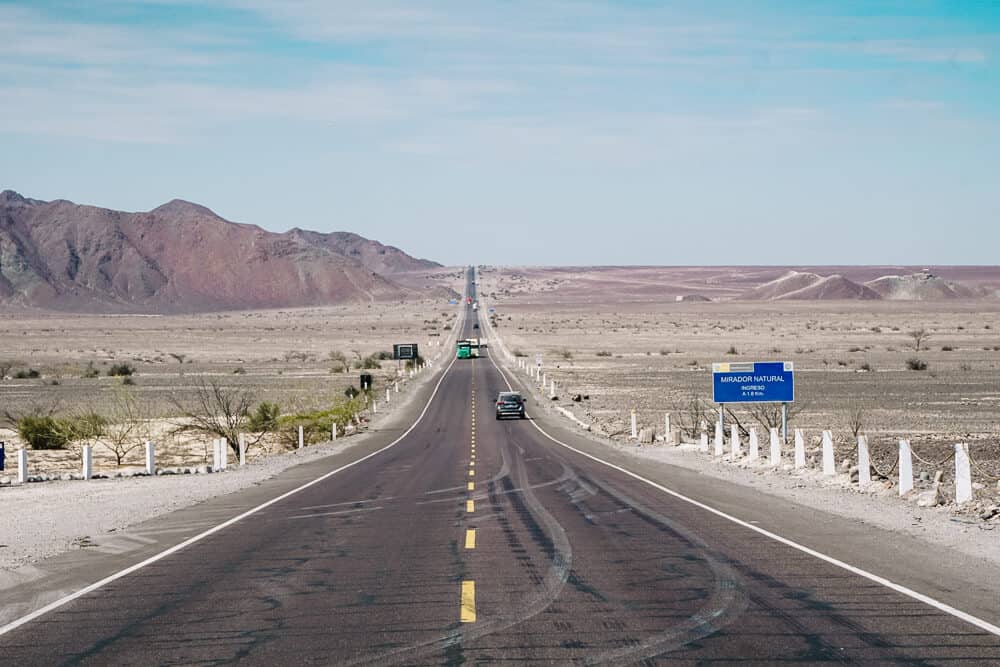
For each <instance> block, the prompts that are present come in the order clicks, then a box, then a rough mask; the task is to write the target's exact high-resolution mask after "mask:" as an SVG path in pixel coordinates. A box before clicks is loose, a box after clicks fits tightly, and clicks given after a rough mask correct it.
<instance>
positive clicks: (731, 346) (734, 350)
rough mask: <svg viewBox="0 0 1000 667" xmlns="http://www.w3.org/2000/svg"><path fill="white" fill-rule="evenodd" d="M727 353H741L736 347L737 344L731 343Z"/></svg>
mask: <svg viewBox="0 0 1000 667" xmlns="http://www.w3.org/2000/svg"><path fill="white" fill-rule="evenodd" d="M726 354H739V351H738V350H737V349H736V346H735V345H730V346H729V349H728V350H726Z"/></svg>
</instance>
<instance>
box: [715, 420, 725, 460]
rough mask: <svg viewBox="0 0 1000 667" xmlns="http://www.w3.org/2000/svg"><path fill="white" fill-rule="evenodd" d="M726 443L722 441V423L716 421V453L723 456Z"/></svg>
mask: <svg viewBox="0 0 1000 667" xmlns="http://www.w3.org/2000/svg"><path fill="white" fill-rule="evenodd" d="M723 446H724V443H723V442H722V424H720V423H719V422H715V455H716V456H722V454H723V451H722V448H723Z"/></svg>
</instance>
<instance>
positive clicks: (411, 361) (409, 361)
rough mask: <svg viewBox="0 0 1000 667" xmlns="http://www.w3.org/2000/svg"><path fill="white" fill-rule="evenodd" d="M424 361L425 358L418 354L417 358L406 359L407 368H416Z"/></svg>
mask: <svg viewBox="0 0 1000 667" xmlns="http://www.w3.org/2000/svg"><path fill="white" fill-rule="evenodd" d="M423 363H424V358H423V357H422V356H420V355H419V354H418V355H417V358H416V359H407V360H406V370H410V369H411V368H416V367H417V366H420V365H422V364H423Z"/></svg>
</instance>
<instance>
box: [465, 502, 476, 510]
mask: <svg viewBox="0 0 1000 667" xmlns="http://www.w3.org/2000/svg"><path fill="white" fill-rule="evenodd" d="M465 511H466V512H475V511H476V501H474V500H466V501H465Z"/></svg>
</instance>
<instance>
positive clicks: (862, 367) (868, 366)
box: [858, 361, 875, 371]
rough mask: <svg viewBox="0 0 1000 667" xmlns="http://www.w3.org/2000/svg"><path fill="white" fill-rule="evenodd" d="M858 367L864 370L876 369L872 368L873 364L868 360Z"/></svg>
mask: <svg viewBox="0 0 1000 667" xmlns="http://www.w3.org/2000/svg"><path fill="white" fill-rule="evenodd" d="M858 369H859V370H863V371H873V370H875V369H874V368H872V365H871V364H870V363H868V362H867V361H866V362H865V363H863V364H861V365H860V366H858Z"/></svg>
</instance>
